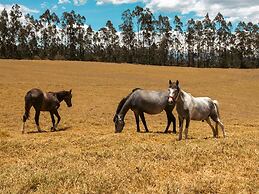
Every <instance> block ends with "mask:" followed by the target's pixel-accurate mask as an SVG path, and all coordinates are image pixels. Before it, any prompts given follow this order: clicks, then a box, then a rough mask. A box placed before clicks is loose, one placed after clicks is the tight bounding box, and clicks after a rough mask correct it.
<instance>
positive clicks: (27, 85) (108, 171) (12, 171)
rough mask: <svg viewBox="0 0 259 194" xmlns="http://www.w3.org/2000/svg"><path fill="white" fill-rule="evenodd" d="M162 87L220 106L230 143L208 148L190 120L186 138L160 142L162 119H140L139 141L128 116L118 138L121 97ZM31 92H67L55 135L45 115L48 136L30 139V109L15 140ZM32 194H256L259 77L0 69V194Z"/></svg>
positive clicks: (139, 69)
mask: <svg viewBox="0 0 259 194" xmlns="http://www.w3.org/2000/svg"><path fill="white" fill-rule="evenodd" d="M168 79H172V80H175V79H179V80H180V84H181V87H182V88H183V89H184V90H185V91H188V92H190V93H192V94H193V95H194V96H209V97H211V98H213V99H217V100H218V101H219V104H220V112H221V118H222V121H223V123H224V124H225V128H226V132H227V137H226V138H222V131H221V130H220V131H219V132H220V133H219V135H220V138H218V139H214V138H212V131H211V129H210V127H209V126H208V125H207V124H206V123H205V122H204V123H202V122H195V121H193V122H191V124H190V129H189V137H190V139H188V140H183V141H177V137H178V134H176V135H175V134H172V133H169V134H164V133H162V132H163V131H164V129H165V126H166V114H165V113H164V112H163V113H161V114H159V115H155V116H150V115H146V120H147V124H148V127H149V128H150V131H151V132H150V133H144V132H143V133H137V132H136V126H135V121H134V115H133V113H132V111H129V112H128V114H127V116H126V118H125V121H126V125H125V128H124V130H123V131H122V133H120V134H115V133H114V124H113V121H112V119H113V116H114V112H115V110H116V108H117V104H118V102H119V101H120V100H121V98H123V97H124V96H126V95H127V94H128V93H129V92H130V91H131V90H132V89H133V88H135V87H141V88H145V89H153V90H166V89H167V86H168ZM34 87H38V88H41V89H43V90H44V91H58V90H63V89H71V88H72V89H73V99H72V102H73V107H72V108H67V107H66V105H65V103H62V105H61V107H60V111H59V112H60V115H61V118H62V119H61V123H60V126H59V127H60V130H59V131H57V132H50V127H51V119H50V116H49V113H47V112H43V113H41V116H40V124H41V127H42V128H43V129H44V130H46V131H47V132H45V133H36V131H37V130H36V127H35V125H34V110H33V109H31V118H30V120H28V121H27V126H26V133H25V134H21V131H20V128H21V124H22V115H23V111H24V95H25V93H26V92H27V91H28V90H29V89H31V88H34ZM174 115H175V116H177V114H176V112H175V110H174ZM141 129H142V131H144V130H143V126H142V124H141ZM170 130H172V128H171V129H170ZM177 131H178V129H177ZM34 192H35V193H259V70H237V69H196V68H177V67H158V66H145V65H128V64H106V63H90V62H69V61H67V62H65V61H26V60H21V61H17V60H0V193H4V194H6V193H34Z"/></svg>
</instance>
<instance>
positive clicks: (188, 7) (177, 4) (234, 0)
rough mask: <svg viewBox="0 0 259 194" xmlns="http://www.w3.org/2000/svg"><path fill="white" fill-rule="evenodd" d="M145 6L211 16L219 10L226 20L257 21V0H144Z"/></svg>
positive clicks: (258, 9)
mask: <svg viewBox="0 0 259 194" xmlns="http://www.w3.org/2000/svg"><path fill="white" fill-rule="evenodd" d="M146 6H147V7H149V8H151V9H152V10H154V11H156V10H160V11H167V12H173V11H178V12H180V13H182V14H187V13H190V12H194V13H195V14H196V15H197V16H205V15H206V13H209V15H210V16H211V17H212V18H213V17H215V16H216V15H217V13H218V12H220V13H221V14H222V15H223V16H224V17H226V18H227V19H228V20H232V21H235V20H243V21H253V22H259V2H258V1H257V0H246V1H240V0H228V1H222V0H186V1H182V0H146Z"/></svg>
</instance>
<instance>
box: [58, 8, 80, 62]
mask: <svg viewBox="0 0 259 194" xmlns="http://www.w3.org/2000/svg"><path fill="white" fill-rule="evenodd" d="M84 23H85V17H84V16H81V15H80V14H76V13H75V11H73V10H72V11H71V12H64V13H63V16H62V19H61V26H62V33H63V35H62V37H63V40H62V41H63V42H64V43H65V48H66V49H65V57H66V58H67V59H70V60H75V59H80V58H81V57H82V56H81V54H82V53H81V51H82V49H83V48H82V47H83V43H84V42H82V40H83V35H82V34H83V33H84V29H83V25H84Z"/></svg>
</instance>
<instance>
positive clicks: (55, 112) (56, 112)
mask: <svg viewBox="0 0 259 194" xmlns="http://www.w3.org/2000/svg"><path fill="white" fill-rule="evenodd" d="M53 113H54V115H56V117H57V118H58V121H57V124H56V125H55V129H57V128H58V124H59V122H60V120H61V117H60V116H59V114H58V110H55V111H54V112H53Z"/></svg>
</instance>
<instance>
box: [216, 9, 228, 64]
mask: <svg viewBox="0 0 259 194" xmlns="http://www.w3.org/2000/svg"><path fill="white" fill-rule="evenodd" d="M214 22H215V25H216V30H217V33H216V34H217V39H216V49H217V51H218V54H217V58H218V63H219V66H220V67H226V61H227V60H226V58H227V40H228V38H229V34H230V33H231V31H230V28H229V24H230V23H229V24H228V23H227V22H226V21H225V19H224V17H223V15H222V14H221V13H218V14H217V15H216V17H215V19H214Z"/></svg>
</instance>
